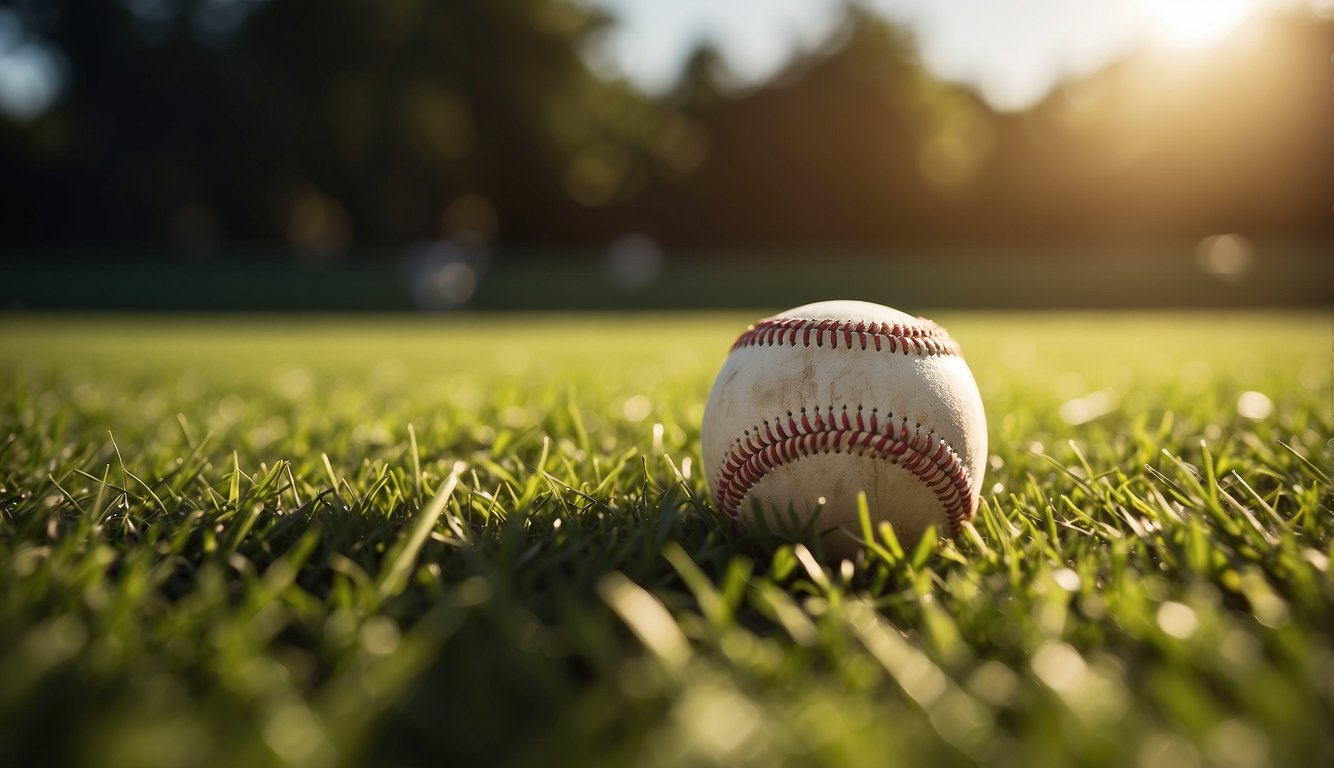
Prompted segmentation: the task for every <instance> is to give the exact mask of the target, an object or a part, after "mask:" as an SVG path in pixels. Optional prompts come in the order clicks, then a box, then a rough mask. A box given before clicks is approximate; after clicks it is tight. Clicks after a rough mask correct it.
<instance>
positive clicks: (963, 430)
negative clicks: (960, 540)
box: [701, 301, 987, 556]
mask: <svg viewBox="0 0 1334 768" xmlns="http://www.w3.org/2000/svg"><path fill="white" fill-rule="evenodd" d="M701 442H702V448H703V459H704V468H705V470H706V471H707V472H708V479H709V482H710V484H711V487H712V491H713V499H714V503H715V504H716V505H717V506H718V509H719V510H721V511H722V512H723V513H724V514H727V515H729V516H731V517H733V518H734V519H736V520H737V521H738V522H739V523H741V524H742V525H743V526H747V527H756V525H757V524H760V523H761V519H762V520H763V527H765V528H767V529H769V530H773V531H776V532H778V533H781V534H784V535H788V536H794V537H795V536H799V535H800V534H801V532H802V528H803V526H807V523H808V522H809V521H810V520H811V516H812V515H815V514H816V513H817V512H818V515H819V516H818V518H816V520H815V522H814V525H811V526H809V527H810V528H811V529H813V530H814V531H815V532H816V533H818V534H820V535H822V536H823V544H824V547H825V550H826V551H827V552H829V553H830V554H832V555H835V556H847V555H849V554H851V553H853V552H855V551H856V550H857V549H858V548H859V545H858V544H857V541H856V539H854V538H853V537H854V536H855V537H857V538H860V537H861V528H860V524H859V522H858V516H857V493H858V491H866V496H867V501H868V502H869V507H870V511H871V517H872V522H873V523H874V524H875V525H877V526H878V524H879V521H880V520H887V521H889V523H890V524H891V525H893V527H894V532H895V535H896V536H897V537H898V538H899V539H900V541H903V542H905V543H909V544H910V543H912V542H915V541H917V540H918V539H919V538H920V537H921V535H922V534H923V532H924V531H925V530H926V529H927V527H928V526H930V525H934V526H936V530H937V531H938V532H940V533H941V534H943V535H948V536H954V535H957V534H958V532H959V530H960V526H961V525H962V524H963V522H964V521H965V520H967V519H968V518H969V517H971V516H972V514H973V512H974V511H975V510H976V509H977V503H978V496H979V494H980V492H981V487H982V471H983V467H984V464H985V460H986V455H987V425H986V415H985V414H984V413H983V411H982V398H981V396H980V395H979V394H978V391H977V383H976V382H975V381H974V380H973V374H972V372H971V371H969V369H968V364H967V363H965V362H964V360H963V357H962V356H961V355H960V354H959V347H958V345H957V344H956V343H955V342H954V340H953V339H951V338H950V337H949V334H947V333H946V332H945V330H944V329H943V328H941V327H940V326H938V325H936V324H935V323H932V322H931V321H929V320H926V319H923V318H916V317H912V316H910V315H907V314H904V313H903V312H899V311H898V310H896V309H890V308H889V307H885V306H881V305H879V304H871V303H868V302H864V301H823V302H819V303H816V304H807V305H805V306H802V307H797V308H796V309H792V310H788V311H787V312H783V313H782V314H779V315H775V316H773V317H770V318H768V319H765V320H761V321H760V322H759V323H757V324H755V325H753V326H751V327H750V329H748V330H747V331H746V332H745V333H743V334H742V335H741V337H740V338H739V339H737V341H736V344H734V345H733V347H732V351H731V353H730V354H729V355H728V356H727V361H726V362H725V363H724V364H723V367H722V370H721V371H719V372H718V378H717V379H716V380H715V381H714V383H713V390H712V391H711V392H710V393H709V401H708V404H707V405H706V406H705V409H704V424H703V427H702V431H701Z"/></svg>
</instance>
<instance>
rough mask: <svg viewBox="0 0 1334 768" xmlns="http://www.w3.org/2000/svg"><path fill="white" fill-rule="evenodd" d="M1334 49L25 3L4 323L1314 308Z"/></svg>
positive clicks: (1280, 19)
mask: <svg viewBox="0 0 1334 768" xmlns="http://www.w3.org/2000/svg"><path fill="white" fill-rule="evenodd" d="M1331 54H1334V0H1307V1H1306V2H1296V1H1293V2H1282V1H1281V0H1119V1H1113V0H1018V1H1015V0H1010V1H1008V2H1002V1H1001V0H729V2H725V3H722V2H710V1H709V0H677V1H676V2H671V3H667V2H662V0H504V1H503V2H502V1H499V0H448V1H441V2H429V1H428V0H379V1H378V2H371V1H369V0H103V1H102V2H74V1H73V0H9V1H8V2H4V3H0V179H3V183H2V184H0V196H2V197H0V307H5V308H8V309H11V310H12V309H25V308H39V309H40V308H91V309H167V310H181V309H207V310H218V309H275V310H294V309H327V310H338V309H363V310H403V309H411V308H421V309H453V308H475V309H490V308H495V309H505V308H633V307H644V308H661V307H715V306H732V307H735V306H765V307H774V306H782V305H787V304H795V303H799V302H802V301H808V300H813V299H819V298H827V297H833V296H846V297H865V298H874V299H878V300H882V301H887V302H889V303H899V304H902V305H906V306H909V307H921V306H933V307H940V306H960V307H965V306H979V307H1084V306H1089V307H1094V306H1302V305H1327V304H1328V303H1329V302H1330V296H1331V267H1332V266H1334V261H1331V257H1332V256H1334V249H1331V247H1330V246H1331V243H1334V238H1332V237H1331V236H1332V235H1334V217H1332V216H1331V204H1332V203H1334V100H1332V98H1331V84H1332V82H1334V61H1332V60H1331ZM898 296H901V297H908V298H904V299H899V300H897V301H896V300H895V297H898Z"/></svg>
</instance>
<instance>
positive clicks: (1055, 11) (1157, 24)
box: [584, 0, 1334, 110]
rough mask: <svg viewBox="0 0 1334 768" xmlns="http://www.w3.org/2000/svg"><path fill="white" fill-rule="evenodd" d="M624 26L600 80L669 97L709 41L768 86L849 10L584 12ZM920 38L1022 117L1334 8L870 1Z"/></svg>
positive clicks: (630, 5)
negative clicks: (1088, 88) (1249, 31)
mask: <svg viewBox="0 0 1334 768" xmlns="http://www.w3.org/2000/svg"><path fill="white" fill-rule="evenodd" d="M584 2H586V3H589V4H591V5H594V6H597V7H600V8H602V9H604V10H606V11H608V12H610V13H611V14H612V16H613V17H614V18H615V19H616V26H615V27H614V28H613V29H612V31H611V32H610V34H609V35H608V37H607V39H606V41H605V44H604V45H603V47H602V49H601V50H599V51H597V52H595V53H594V63H595V65H596V66H597V67H599V68H600V69H603V70H604V71H608V72H614V73H617V74H620V75H624V76H626V77H628V78H629V79H631V80H632V81H634V82H635V83H636V84H638V85H639V86H640V87H641V88H643V89H644V90H647V91H649V92H661V91H663V90H665V89H666V88H668V87H670V86H671V84H672V83H673V82H675V80H676V78H677V76H678V75H679V74H680V69H681V65H682V63H683V62H684V60H685V58H686V57H687V56H688V55H689V53H690V51H691V50H692V49H693V48H694V46H695V45H696V44H698V42H700V41H701V40H707V41H709V42H711V43H713V44H714V45H715V46H716V47H717V48H718V50H719V51H720V53H721V54H722V56H723V60H724V62H725V63H726V65H727V67H728V70H729V72H730V74H731V75H732V76H734V78H735V79H736V80H737V81H738V82H739V83H741V84H745V83H754V82H759V81H762V80H763V79H764V78H766V77H768V76H769V75H772V74H773V73H774V72H776V71H778V70H779V69H781V67H782V66H783V64H784V63H785V62H786V61H787V60H788V59H789V57H790V56H791V54H792V53H793V52H794V51H800V50H807V49H810V48H812V47H815V46H818V45H819V43H820V42H821V41H822V40H824V39H825V37H826V36H827V35H829V34H830V33H831V31H832V30H833V28H834V25H835V24H836V22H837V19H838V11H839V8H840V6H841V4H842V3H841V0H726V2H721V1H720V0H584ZM861 4H862V5H864V6H866V7H868V8H871V9H873V10H875V11H876V12H878V13H880V14H881V15H883V16H884V17H886V18H888V19H891V20H893V21H895V22H898V23H900V24H902V25H904V26H905V27H907V28H908V29H909V30H911V31H912V33H913V34H914V36H915V38H916V40H917V44H918V46H919V48H920V50H921V52H922V58H923V61H924V63H925V64H926V66H927V68H928V69H930V70H931V71H932V73H933V74H935V75H936V76H938V77H940V78H942V79H945V80H950V81H953V82H958V83H963V84H966V85H969V86H972V87H974V88H976V89H977V90H978V92H979V93H981V95H982V97H983V98H984V99H986V101H987V102H988V103H990V104H991V105H992V106H993V107H995V108H997V109H1000V110H1017V109H1023V108H1025V107H1028V106H1031V105H1033V104H1034V103H1036V102H1037V101H1039V100H1041V99H1042V97H1043V96H1045V95H1046V94H1047V93H1048V92H1049V91H1050V90H1051V89H1052V88H1053V87H1054V86H1055V85H1057V84H1058V83H1060V82H1061V81H1063V80H1066V79H1070V78H1072V77H1078V76H1081V75H1085V74H1089V73H1091V72H1094V71H1096V70H1098V69H1100V68H1102V67H1104V66H1106V65H1107V64H1110V63H1111V62H1113V61H1115V60H1116V59H1118V58H1120V57H1121V56H1124V55H1126V54H1127V53H1128V52H1130V51H1131V50H1134V49H1136V48H1138V47H1140V46H1153V47H1161V48H1166V49H1180V50H1186V51H1188V50H1190V49H1196V48H1203V47H1207V46H1210V45H1214V44H1217V43H1219V42H1221V41H1223V40H1224V39H1226V38H1227V36H1228V35H1229V34H1231V33H1233V32H1236V31H1237V30H1238V29H1239V28H1241V27H1243V26H1244V25H1245V24H1246V22H1247V21H1249V20H1252V19H1255V18H1259V17H1261V16H1263V15H1264V14H1266V13H1268V12H1271V11H1273V10H1274V9H1277V8H1282V7H1285V6H1300V5H1304V6H1306V7H1307V8H1308V9H1309V10H1311V11H1313V12H1316V13H1320V14H1322V15H1326V16H1328V15H1330V14H1334V0H1309V1H1308V2H1305V3H1302V2H1297V0H1287V1H1285V0H861Z"/></svg>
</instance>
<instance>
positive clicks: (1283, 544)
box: [0, 313, 1334, 768]
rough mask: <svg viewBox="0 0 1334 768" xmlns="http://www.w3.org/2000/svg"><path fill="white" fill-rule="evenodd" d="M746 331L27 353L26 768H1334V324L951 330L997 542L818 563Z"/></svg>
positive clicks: (16, 628)
mask: <svg viewBox="0 0 1334 768" xmlns="http://www.w3.org/2000/svg"><path fill="white" fill-rule="evenodd" d="M752 319H754V318H753V317H751V316H748V315H747V316H742V315H694V314H682V315H669V314H660V315H651V316H648V315H590V316H536V315H533V316H525V315H500V316H472V317H467V316H460V317H449V318H398V319H394V318H389V319H366V318H329V319H290V318H273V317H244V318H230V317H229V318H199V317H186V318H175V317H153V318H116V317H93V318H62V317H41V316H35V317H32V316H30V317H22V316H16V317H10V318H8V319H6V320H4V321H2V322H0V382H3V394H2V395H0V764H2V765H25V766H28V765H42V764H83V765H96V766H108V767H114V766H159V765H160V766H214V765H236V766H261V765H293V766H324V765H360V764H374V765H400V764H402V765H408V764H451V763H452V764H485V765H492V764H494V765H579V766H587V765H645V766H652V765H755V766H775V765H805V764H823V765H834V766H877V767H878V766H886V765H899V764H904V765H908V764H912V765H932V766H937V765H941V766H948V765H970V764H985V765H1014V766H1048V765H1053V766H1054V765H1090V766H1127V765H1143V766H1172V767H1173V768H1177V767H1186V768H1189V767H1190V766H1203V765H1218V766H1238V767H1240V766H1262V765H1270V764H1272V765H1290V766H1313V765H1330V764H1334V728H1331V724H1334V576H1331V573H1330V567H1329V563H1330V558H1331V557H1334V535H1332V534H1334V522H1332V521H1331V513H1330V507H1329V503H1328V502H1329V498H1328V492H1329V478H1328V465H1329V463H1328V462H1329V460H1328V455H1327V453H1326V452H1327V450H1328V449H1327V444H1328V442H1329V441H1330V439H1331V437H1334V435H1331V426H1330V420H1329V416H1330V412H1329V411H1330V401H1329V386H1330V372H1329V346H1328V345H1329V328H1328V321H1327V318H1325V317H1324V316H1321V315H1311V314H1274V313H1270V314H1246V313H1232V314H1163V313H1158V314H1149V313H1142V314H1115V313H1108V314H1047V315H1040V314H956V315H953V316H951V315H943V316H939V317H937V318H936V319H938V320H940V321H941V322H943V323H944V324H946V326H947V327H949V328H950V330H951V332H952V334H953V335H954V336H955V337H956V338H957V339H959V341H960V342H961V343H962V345H963V348H964V352H965V355H966V356H967V357H968V359H969V362H970V364H971V365H972V367H973V371H974V373H975V374H976V377H977V379H978V382H979V385H980V388H981V390H982V394H983V399H984V401H985V403H986V407H987V410H988V415H989V420H990V429H991V435H990V443H991V446H992V448H991V450H992V457H991V459H990V466H989V468H988V470H987V475H986V482H985V485H984V503H983V508H982V510H981V511H980V513H979V515H978V516H977V517H976V518H975V520H974V521H973V523H972V525H970V526H968V527H966V529H965V531H964V535H963V536H962V537H961V538H960V539H959V540H957V541H953V542H944V541H941V542H935V541H928V542H925V543H924V544H923V545H921V546H918V547H917V548H915V549H912V550H911V551H908V552H903V551H901V550H896V549H895V548H894V547H893V546H892V545H890V544H886V545H885V546H884V547H882V548H881V549H880V550H878V551H877V552H876V553H875V554H873V555H871V556H869V557H866V558H865V559H862V560H859V561H858V562H855V563H854V562H843V563H827V564H821V563H820V562H817V561H816V559H814V558H813V557H812V556H810V555H809V554H808V553H807V552H805V550H794V549H793V548H792V547H790V546H782V547H777V548H775V546H774V545H773V543H772V542H766V541H760V540H756V539H754V538H751V537H747V536H745V535H743V534H740V533H738V532H736V531H733V530H731V529H730V528H729V527H727V526H726V525H724V524H722V523H721V522H720V521H719V520H718V518H717V516H716V513H715V512H714V511H713V509H712V506H711V504H710V503H709V502H708V501H707V499H708V498H709V497H708V493H707V490H706V485H705V478H704V477H702V476H701V472H700V471H699V469H698V461H699V458H698V451H699V447H698V434H699V433H698V425H699V421H700V417H701V415H702V411H703V403H704V399H705V396H706V395H707V392H708V387H709V384H710V382H711V379H712V376H713V374H714V372H715V371H716V370H717V367H718V365H719V364H720V363H721V360H722V357H723V355H724V354H725V352H726V349H727V347H728V345H729V344H730V342H731V341H732V339H733V338H734V337H735V336H736V334H737V333H738V332H739V331H740V330H742V329H744V327H745V325H746V323H747V322H748V321H749V320H752Z"/></svg>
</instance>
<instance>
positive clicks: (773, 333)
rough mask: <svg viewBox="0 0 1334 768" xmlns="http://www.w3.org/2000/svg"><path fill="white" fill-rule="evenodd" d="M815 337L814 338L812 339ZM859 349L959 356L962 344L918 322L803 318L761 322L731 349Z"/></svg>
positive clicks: (923, 321) (924, 321) (921, 320)
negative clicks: (775, 346) (826, 345)
mask: <svg viewBox="0 0 1334 768" xmlns="http://www.w3.org/2000/svg"><path fill="white" fill-rule="evenodd" d="M812 336H813V338H812ZM854 339H855V343H856V346H857V347H859V348H861V349H863V350H865V349H868V347H870V346H874V347H875V350H876V351H877V352H881V351H884V350H885V349H888V351H889V352H891V353H893V352H902V353H903V354H905V355H906V354H909V353H913V354H917V355H957V354H959V344H958V343H957V342H955V341H954V339H951V338H950V335H949V334H948V333H946V332H945V329H944V328H941V327H940V326H938V325H936V324H935V323H933V322H931V321H930V320H927V319H926V318H924V317H919V318H917V323H916V324H914V325H901V324H899V323H895V324H893V325H890V324H889V323H867V322H866V321H864V320H862V321H857V322H853V321H852V320H809V319H806V318H800V317H782V318H770V319H768V320H761V321H760V322H758V323H756V324H755V325H752V326H751V327H750V328H748V329H746V332H745V333H743V334H741V336H740V338H738V339H737V340H736V343H735V344H733V345H732V349H738V348H740V347H772V346H774V345H778V346H788V347H796V346H801V347H809V346H812V345H813V346H816V347H823V346H824V345H825V342H826V340H828V343H829V346H830V347H832V348H834V349H838V348H839V347H840V346H842V347H843V348H845V349H853V348H854Z"/></svg>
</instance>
